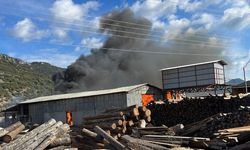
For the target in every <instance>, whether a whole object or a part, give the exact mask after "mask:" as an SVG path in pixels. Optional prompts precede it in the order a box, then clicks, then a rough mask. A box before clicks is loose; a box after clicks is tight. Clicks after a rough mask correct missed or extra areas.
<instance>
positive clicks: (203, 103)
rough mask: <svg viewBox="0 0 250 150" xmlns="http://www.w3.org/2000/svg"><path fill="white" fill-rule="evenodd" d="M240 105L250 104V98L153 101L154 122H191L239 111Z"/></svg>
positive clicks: (151, 105)
mask: <svg viewBox="0 0 250 150" xmlns="http://www.w3.org/2000/svg"><path fill="white" fill-rule="evenodd" d="M240 106H250V98H248V97H244V98H239V97H234V98H231V99H224V97H219V96H215V97H212V96H210V97H206V98H203V99H200V98H187V99H184V100H183V101H180V102H178V103H168V102H167V103H165V104H156V103H151V104H150V105H149V106H148V108H149V109H150V110H151V113H152V115H151V119H152V124H153V125H155V126H160V125H166V126H173V125H176V124H180V123H181V124H184V125H187V124H191V123H194V122H197V121H200V120H203V119H205V118H207V117H210V116H213V115H215V114H218V113H230V112H234V111H237V110H238V108H239V107H240Z"/></svg>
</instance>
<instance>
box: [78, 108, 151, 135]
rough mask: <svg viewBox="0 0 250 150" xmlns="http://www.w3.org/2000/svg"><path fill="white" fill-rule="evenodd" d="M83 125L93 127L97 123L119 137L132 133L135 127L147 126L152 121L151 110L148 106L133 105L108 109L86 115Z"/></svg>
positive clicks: (87, 127) (88, 127)
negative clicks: (94, 114)
mask: <svg viewBox="0 0 250 150" xmlns="http://www.w3.org/2000/svg"><path fill="white" fill-rule="evenodd" d="M83 119H84V125H83V127H84V128H86V129H91V130H92V129H93V128H94V127H95V126H96V125H98V126H99V127H101V128H102V129H104V130H105V131H107V132H108V133H109V134H110V135H111V136H113V137H114V138H116V139H118V138H120V137H121V136H122V135H123V134H131V133H132V128H133V127H146V126H147V125H149V123H150V122H151V111H150V110H149V109H147V108H146V107H139V106H138V105H133V106H130V107H127V108H117V109H110V110H106V111H105V112H103V113H101V114H100V115H96V116H88V117H84V118H83Z"/></svg>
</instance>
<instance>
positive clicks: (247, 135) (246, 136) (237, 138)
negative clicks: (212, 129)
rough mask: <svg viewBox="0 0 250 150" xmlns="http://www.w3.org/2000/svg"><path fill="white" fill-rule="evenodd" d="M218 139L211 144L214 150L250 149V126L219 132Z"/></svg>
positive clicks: (210, 146)
mask: <svg viewBox="0 0 250 150" xmlns="http://www.w3.org/2000/svg"><path fill="white" fill-rule="evenodd" d="M215 134H216V135H217V137H216V138H215V139H213V140H212V141H211V142H210V143H208V144H209V148H212V149H232V150H239V149H250V144H249V140H250V126H241V127H235V128H227V129H222V130H218V132H217V133H215Z"/></svg>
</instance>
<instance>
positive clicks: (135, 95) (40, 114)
mask: <svg viewBox="0 0 250 150" xmlns="http://www.w3.org/2000/svg"><path fill="white" fill-rule="evenodd" d="M143 94H151V95H153V97H154V99H161V98H162V91H161V89H159V88H157V87H155V86H152V85H149V84H139V85H134V86H127V87H120V88H115V89H108V90H98V91H87V92H79V93H69V94H60V95H52V96H45V97H38V98H34V99H30V100H27V101H24V102H21V104H20V107H21V113H22V115H28V116H29V118H30V120H31V121H32V122H34V123H42V122H44V121H46V120H48V119H50V118H55V119H57V120H61V121H64V122H66V112H71V113H72V117H73V122H74V125H80V124H81V123H82V122H83V119H82V118H83V117H84V116H89V115H95V114H99V113H100V112H102V111H104V110H105V109H109V108H117V107H118V108H119V107H121V108H122V107H127V106H131V105H134V104H138V105H141V104H142V95H143Z"/></svg>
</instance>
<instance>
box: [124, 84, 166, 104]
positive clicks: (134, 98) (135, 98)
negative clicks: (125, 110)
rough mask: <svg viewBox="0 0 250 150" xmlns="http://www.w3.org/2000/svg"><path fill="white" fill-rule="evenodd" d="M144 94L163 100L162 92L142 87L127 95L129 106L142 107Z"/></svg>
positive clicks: (153, 88) (149, 87) (150, 87)
mask: <svg viewBox="0 0 250 150" xmlns="http://www.w3.org/2000/svg"><path fill="white" fill-rule="evenodd" d="M142 94H153V95H154V99H156V100H159V99H162V98H163V97H162V91H161V90H160V89H158V88H155V87H152V86H141V87H139V88H137V89H134V90H132V91H130V92H129V93H128V94H127V106H131V105H136V104H137V105H139V106H141V105H142Z"/></svg>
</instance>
